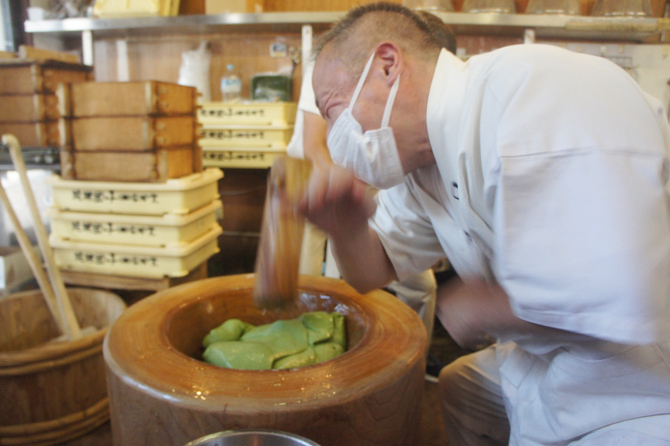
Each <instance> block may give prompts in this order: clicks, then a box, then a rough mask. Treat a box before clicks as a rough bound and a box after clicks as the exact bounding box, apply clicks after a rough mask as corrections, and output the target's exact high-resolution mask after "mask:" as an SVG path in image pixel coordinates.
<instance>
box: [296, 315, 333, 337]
mask: <svg viewBox="0 0 670 446" xmlns="http://www.w3.org/2000/svg"><path fill="white" fill-rule="evenodd" d="M300 320H301V321H302V323H303V325H304V326H305V327H306V328H307V334H308V335H309V344H310V345H314V344H318V343H319V342H323V341H327V340H329V339H330V338H331V336H333V330H334V329H335V327H334V325H333V316H332V315H330V314H328V313H326V312H325V311H313V312H311V313H305V314H303V315H302V316H300Z"/></svg>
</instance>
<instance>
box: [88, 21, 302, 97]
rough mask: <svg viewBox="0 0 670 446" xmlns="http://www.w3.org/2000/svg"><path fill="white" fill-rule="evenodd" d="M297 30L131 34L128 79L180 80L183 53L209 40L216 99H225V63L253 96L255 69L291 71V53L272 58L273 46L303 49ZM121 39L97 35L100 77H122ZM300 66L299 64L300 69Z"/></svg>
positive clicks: (297, 88)
mask: <svg viewBox="0 0 670 446" xmlns="http://www.w3.org/2000/svg"><path fill="white" fill-rule="evenodd" d="M300 39H301V37H300V35H299V34H295V33H294V34H286V33H282V34H281V35H279V34H257V33H248V34H198V35H188V34H187V35H162V36H159V37H131V38H129V39H128V40H127V52H128V74H129V80H131V81H138V80H158V81H164V82H177V81H178V79H179V67H180V66H181V62H182V53H183V52H184V51H188V50H192V49H195V48H197V47H198V45H199V44H200V42H202V41H208V42H209V43H210V51H211V54H212V59H211V66H210V88H211V94H212V100H214V101H218V100H221V92H220V90H219V82H220V79H221V76H223V75H224V73H225V70H226V65H227V64H229V63H232V64H234V65H235V71H236V72H237V75H238V76H240V78H241V79H242V96H243V97H245V98H249V97H250V87H251V78H252V76H253V75H254V74H257V73H266V72H281V73H286V74H293V71H294V70H293V67H294V63H293V61H292V59H291V58H289V57H279V58H273V57H270V45H271V44H273V43H276V42H281V43H284V44H286V45H287V46H288V47H295V48H300V47H301V41H300ZM117 40H118V39H99V40H96V42H95V74H96V80H98V81H118V80H120V79H119V73H118V67H119V65H118V60H117V58H118V51H117V49H118V45H117ZM299 67H300V66H299V65H298V68H299ZM300 80H301V77H300V69H297V70H295V77H294V85H293V92H294V98H295V99H296V100H297V98H298V94H299V92H300Z"/></svg>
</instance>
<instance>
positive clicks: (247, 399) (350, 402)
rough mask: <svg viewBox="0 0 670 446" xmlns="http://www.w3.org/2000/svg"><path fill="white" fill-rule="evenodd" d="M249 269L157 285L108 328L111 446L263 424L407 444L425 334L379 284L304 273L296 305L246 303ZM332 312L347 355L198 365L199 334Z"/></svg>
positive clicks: (375, 443)
mask: <svg viewBox="0 0 670 446" xmlns="http://www.w3.org/2000/svg"><path fill="white" fill-rule="evenodd" d="M253 287H254V276H253V275H237V276H223V277H216V278H212V279H206V280H201V281H198V282H192V283H188V284H185V285H180V286H178V287H174V288H170V289H168V290H165V291H162V292H159V293H157V294H154V295H153V296H150V297H148V298H146V299H143V300H142V301H140V302H138V303H137V304H135V305H133V306H132V307H130V308H129V309H128V311H126V312H125V313H124V314H123V315H122V316H121V317H120V318H119V319H118V320H117V321H116V322H115V323H114V325H113V326H112V327H111V329H110V331H109V335H108V336H107V339H106V340H105V346H104V355H105V362H106V364H107V379H108V389H109V399H110V412H111V421H112V437H113V440H114V444H115V445H117V446H127V445H143V446H151V445H156V446H158V445H160V446H162V445H167V444H169V445H178V446H181V445H184V444H186V443H188V442H189V441H192V440H195V439H197V438H200V437H202V436H204V435H207V434H211V433H215V432H220V431H225V430H239V429H271V430H280V431H284V432H290V433H293V434H297V435H300V436H302V437H305V438H308V439H310V440H312V441H314V442H316V443H317V444H319V445H321V446H342V445H347V446H379V445H384V446H410V445H414V444H416V442H417V441H418V438H419V422H420V416H421V397H422V392H423V385H424V384H423V382H424V374H425V351H426V342H427V339H426V330H425V328H424V326H423V323H422V322H421V319H419V317H418V316H417V315H416V313H415V312H413V311H412V310H411V309H410V308H409V307H407V306H406V305H404V304H403V303H402V302H400V301H399V300H398V299H396V298H395V297H393V296H391V295H390V294H388V293H385V292H382V291H374V292H372V293H368V294H366V295H364V296H363V295H360V294H358V293H357V292H356V291H354V290H353V289H352V288H351V287H349V286H348V285H347V284H346V283H345V282H344V281H342V280H335V279H329V278H325V277H315V276H301V278H300V282H299V284H298V289H299V290H300V299H299V302H298V307H297V308H295V309H293V310H281V311H267V310H259V309H257V308H256V307H255V306H254V302H253V299H252V290H253ZM316 310H323V311H329V312H330V311H335V310H337V311H339V312H340V313H342V314H343V315H344V317H345V323H346V329H347V335H348V343H349V346H348V351H347V352H345V353H344V354H343V355H341V356H339V357H337V358H335V359H332V360H330V361H326V362H323V363H321V364H316V365H313V366H309V367H302V368H296V369H287V370H262V371H259V370H232V369H226V368H221V367H216V366H214V365H211V364H207V363H205V362H203V361H201V360H200V359H199V358H200V355H201V353H202V346H201V343H202V338H203V337H204V336H205V334H207V333H208V332H209V330H211V329H212V328H214V327H216V326H217V325H219V324H220V323H222V322H223V321H224V320H226V319H229V318H239V319H242V320H244V321H246V322H249V323H251V324H263V323H268V322H271V321H274V320H277V319H287V318H292V317H296V316H298V315H299V314H301V313H303V312H305V311H316Z"/></svg>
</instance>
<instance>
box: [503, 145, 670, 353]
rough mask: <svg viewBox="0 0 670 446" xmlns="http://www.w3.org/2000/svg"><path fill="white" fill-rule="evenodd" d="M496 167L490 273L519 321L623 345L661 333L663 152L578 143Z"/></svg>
mask: <svg viewBox="0 0 670 446" xmlns="http://www.w3.org/2000/svg"><path fill="white" fill-rule="evenodd" d="M499 167H500V172H499V174H500V176H499V182H498V190H497V193H496V200H495V207H494V219H493V222H494V233H495V234H496V238H495V247H494V252H495V259H494V270H495V273H496V277H497V279H498V281H499V283H500V285H501V286H502V287H503V288H504V289H505V291H506V292H507V294H508V295H509V298H510V304H511V306H512V309H513V311H514V313H515V314H516V315H517V316H518V317H519V318H521V319H524V320H526V321H529V322H533V323H537V324H540V325H545V326H550V327H554V328H558V329H562V330H567V331H571V332H576V333H581V334H585V335H589V336H594V337H597V338H600V339H606V340H610V341H614V342H622V343H645V342H654V341H657V340H659V339H662V338H663V337H665V336H667V335H668V334H669V333H668V330H669V328H670V324H668V318H669V316H670V315H669V304H668V296H669V293H670V273H669V272H670V229H669V228H670V218H669V212H668V205H669V203H670V200H669V197H668V194H667V191H666V190H665V189H664V186H665V185H666V183H667V179H668V178H667V176H668V175H667V172H668V165H667V158H666V157H665V156H664V155H662V154H656V155H655V154H651V153H641V152H639V151H638V152H634V151H627V150H610V151H603V150H597V149H594V150H589V149H584V150H577V151H575V152H573V153H571V154H566V153H559V154H534V155H530V156H514V157H505V158H503V159H501V161H500V166H499Z"/></svg>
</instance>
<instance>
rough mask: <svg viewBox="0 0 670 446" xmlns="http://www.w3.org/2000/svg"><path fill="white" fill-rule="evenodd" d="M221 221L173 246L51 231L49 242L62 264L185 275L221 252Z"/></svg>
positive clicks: (127, 272)
mask: <svg viewBox="0 0 670 446" xmlns="http://www.w3.org/2000/svg"><path fill="white" fill-rule="evenodd" d="M222 232H223V231H222V229H221V227H220V226H219V225H216V226H215V227H212V228H211V229H210V230H209V231H208V232H207V233H206V234H204V235H202V236H200V237H198V238H197V239H196V240H194V241H193V242H191V243H189V244H186V245H181V246H170V247H163V248H158V247H146V246H131V245H119V244H104V243H88V242H73V241H68V240H63V239H61V238H60V237H56V236H54V235H53V234H52V235H51V237H50V239H49V242H50V244H51V247H52V248H53V252H54V258H55V260H56V264H57V265H58V267H59V268H61V269H63V270H66V271H79V272H85V273H98V274H110V275H114V276H129V277H144V278H149V279H160V278H163V277H183V276H185V275H187V274H188V273H189V271H191V270H192V269H194V268H196V267H197V266H198V265H200V264H201V263H203V262H205V261H206V260H207V259H209V258H210V257H211V256H213V255H214V254H216V253H217V252H219V246H218V236H219V235H220V234H221V233H222Z"/></svg>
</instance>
